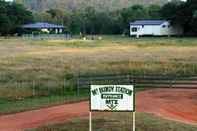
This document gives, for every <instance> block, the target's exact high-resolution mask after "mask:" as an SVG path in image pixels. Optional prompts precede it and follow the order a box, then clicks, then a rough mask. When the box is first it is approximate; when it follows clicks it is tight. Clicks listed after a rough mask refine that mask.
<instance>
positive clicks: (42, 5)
mask: <svg viewBox="0 0 197 131" xmlns="http://www.w3.org/2000/svg"><path fill="white" fill-rule="evenodd" d="M15 1H16V2H18V3H22V4H24V5H25V7H27V8H28V9H30V10H33V11H45V10H48V9H51V8H53V9H63V10H68V11H72V10H78V9H83V8H85V7H87V6H93V7H95V9H96V10H105V11H113V10H117V9H121V8H125V7H128V6H131V5H134V4H143V5H149V4H159V5H162V4H164V3H166V2H167V0H15Z"/></svg>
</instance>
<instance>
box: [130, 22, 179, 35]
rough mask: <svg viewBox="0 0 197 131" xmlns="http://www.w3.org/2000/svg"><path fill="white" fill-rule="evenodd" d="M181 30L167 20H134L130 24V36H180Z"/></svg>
mask: <svg viewBox="0 0 197 131" xmlns="http://www.w3.org/2000/svg"><path fill="white" fill-rule="evenodd" d="M182 34H183V28H182V27H181V26H179V25H173V24H171V22H170V21H167V20H136V21H134V22H131V23H130V35H131V36H150V35H151V36H170V35H182Z"/></svg>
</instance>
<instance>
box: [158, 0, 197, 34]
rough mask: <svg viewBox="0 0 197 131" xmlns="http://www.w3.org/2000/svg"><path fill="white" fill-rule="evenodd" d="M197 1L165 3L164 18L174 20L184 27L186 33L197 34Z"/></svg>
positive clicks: (162, 12) (163, 8)
mask: <svg viewBox="0 0 197 131" xmlns="http://www.w3.org/2000/svg"><path fill="white" fill-rule="evenodd" d="M196 10H197V1H196V0H188V1H187V2H180V1H173V2H170V3H168V4H166V5H164V6H163V7H162V9H161V14H162V16H163V18H165V19H169V20H172V23H174V24H179V25H181V26H182V27H183V28H184V32H185V33H186V34H190V35H191V34H193V35H195V34H197V26H196V25H197V17H196V16H197V15H196V14H197V13H196Z"/></svg>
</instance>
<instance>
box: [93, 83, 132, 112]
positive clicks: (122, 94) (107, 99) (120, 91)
mask: <svg viewBox="0 0 197 131" xmlns="http://www.w3.org/2000/svg"><path fill="white" fill-rule="evenodd" d="M90 92H91V100H90V102H91V103H90V108H91V109H90V110H91V111H131V112H133V111H134V110H135V100H134V96H135V91H134V87H133V85H91V89H90Z"/></svg>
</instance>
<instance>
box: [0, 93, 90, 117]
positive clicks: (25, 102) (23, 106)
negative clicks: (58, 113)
mask: <svg viewBox="0 0 197 131" xmlns="http://www.w3.org/2000/svg"><path fill="white" fill-rule="evenodd" d="M88 96H89V94H88V93H87V92H81V94H80V95H77V94H76V93H74V92H73V93H71V92H70V94H67V95H65V96H64V95H50V96H40V97H38V96H36V97H29V98H24V99H21V100H7V99H0V115H3V114H9V113H16V112H22V111H28V110H33V109H39V108H43V107H49V106H55V105H61V104H66V103H74V102H79V101H83V100H88ZM13 107H14V108H13Z"/></svg>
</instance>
